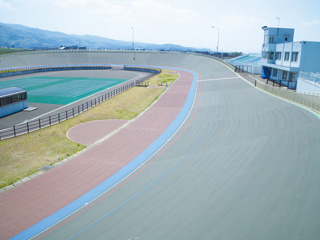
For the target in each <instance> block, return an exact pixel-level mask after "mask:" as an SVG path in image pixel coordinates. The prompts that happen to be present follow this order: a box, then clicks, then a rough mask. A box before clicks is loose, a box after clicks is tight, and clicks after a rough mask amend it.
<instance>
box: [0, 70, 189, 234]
mask: <svg viewBox="0 0 320 240" xmlns="http://www.w3.org/2000/svg"><path fill="white" fill-rule="evenodd" d="M192 80H193V76H192V75H191V74H190V73H187V72H183V71H180V78H179V80H177V81H176V83H175V84H174V85H173V86H172V87H171V88H169V89H168V91H167V92H166V93H165V94H164V95H163V97H162V98H160V99H159V101H158V102H157V103H156V104H155V105H154V106H153V107H152V108H150V109H149V110H148V111H147V112H146V113H145V114H143V115H142V116H141V117H140V118H138V119H137V120H136V121H133V122H132V123H131V124H129V125H128V126H127V127H126V128H124V129H123V130H121V131H120V132H118V133H117V134H115V135H113V136H112V137H110V138H108V139H107V140H106V141H104V142H102V143H101V144H99V145H97V146H95V147H93V148H91V149H90V150H88V151H86V152H84V153H83V154H81V155H79V156H78V157H76V158H74V159H72V160H70V161H68V162H66V163H65V164H62V165H60V166H59V167H56V168H54V169H52V170H50V171H49V172H47V173H45V174H43V175H40V176H39V177H36V178H34V179H32V180H30V181H28V182H26V183H24V184H22V185H19V186H17V187H15V188H13V189H11V190H8V191H6V192H3V193H1V194H0V239H7V238H10V237H13V236H15V235H16V234H18V233H20V232H21V231H23V230H25V229H27V228H29V227H31V226H32V225H34V224H35V223H37V222H39V221H40V220H42V219H44V218H46V217H48V216H50V215H51V214H53V213H54V212H56V211H58V210H59V209H61V208H63V207H64V206H66V205H67V204H69V203H71V202H72V201H74V200H76V199H77V198H79V197H80V196H82V195H83V194H85V193H86V192H88V191H89V190H91V189H92V188H94V187H95V186H97V185H98V184H100V183H101V182H103V181H104V180H106V179H107V178H108V177H110V176H111V175H113V174H114V173H116V172H117V171H118V170H119V169H121V168H122V167H123V166H124V165H126V164H127V163H128V162H130V161H131V160H133V159H134V158H135V157H136V156H137V155H139V154H140V153H141V152H142V151H143V150H144V149H146V148H147V147H148V146H149V145H150V144H151V143H152V142H153V141H154V140H156V139H157V137H158V136H160V135H161V133H162V132H163V131H164V130H165V129H166V128H167V127H168V126H169V125H170V123H171V122H172V121H173V120H174V118H175V117H176V116H177V114H178V113H179V111H180V110H181V108H182V106H183V104H184V102H185V100H186V97H187V95H188V92H189V89H190V86H191V83H192Z"/></svg>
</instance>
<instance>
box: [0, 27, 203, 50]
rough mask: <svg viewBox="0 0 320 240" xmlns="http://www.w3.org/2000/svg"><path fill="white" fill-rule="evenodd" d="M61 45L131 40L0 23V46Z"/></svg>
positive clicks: (122, 45)
mask: <svg viewBox="0 0 320 240" xmlns="http://www.w3.org/2000/svg"><path fill="white" fill-rule="evenodd" d="M61 46H78V47H86V48H87V49H98V48H103V49H132V42H130V41H119V40H114V39H110V38H103V37H97V36H91V35H71V34H65V33H62V32H54V31H48V30H42V29H38V28H30V27H26V26H23V25H17V24H7V23H0V47H2V48H3V47H5V48H23V49H52V48H55V49H57V48H59V47H61ZM135 46H136V48H138V49H150V50H162V49H163V50H174V51H207V50H208V49H201V50H199V49H195V48H188V47H183V46H179V45H173V44H163V45H157V44H149V43H140V42H136V43H135Z"/></svg>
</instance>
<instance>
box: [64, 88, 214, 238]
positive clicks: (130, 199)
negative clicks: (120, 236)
mask: <svg viewBox="0 0 320 240" xmlns="http://www.w3.org/2000/svg"><path fill="white" fill-rule="evenodd" d="M212 85H213V91H214V94H215V97H216V101H217V110H216V114H215V116H214V119H213V121H212V123H211V125H210V127H209V128H208V130H207V131H206V133H205V134H204V135H203V136H202V137H201V139H200V140H199V141H198V142H197V144H196V145H194V147H193V148H192V149H191V150H190V151H189V152H188V153H187V154H186V155H185V156H183V157H182V158H181V159H180V160H179V161H178V162H177V163H176V164H174V165H173V166H172V167H171V168H169V169H168V170H167V171H166V172H165V173H163V174H162V175H161V176H160V177H159V178H157V179H156V180H155V181H153V182H152V183H150V184H149V185H148V186H146V187H145V188H144V189H142V190H141V191H140V192H138V193H137V194H136V195H134V196H133V197H131V198H129V199H128V200H127V201H125V202H124V203H122V204H121V205H119V206H118V207H116V208H115V209H113V210H112V211H110V212H108V213H107V214H106V215H104V216H103V217H101V218H100V219H98V220H97V221H95V222H94V223H92V224H90V225H89V226H88V227H86V228H84V229H83V230H81V231H80V232H78V233H77V234H75V235H73V236H72V237H70V238H68V240H71V239H74V238H75V237H77V236H79V235H80V234H82V233H84V232H86V231H87V230H89V229H90V228H91V227H93V226H94V225H96V224H98V223H99V222H101V221H102V220H103V219H105V218H107V217H108V216H109V215H111V214H112V213H114V212H116V211H117V210H118V209H120V208H122V207H123V206H125V205H126V204H127V203H129V202H131V201H132V200H133V199H135V198H136V197H138V196H139V195H141V194H142V193H144V192H145V191H146V190H148V189H149V188H150V187H151V186H153V185H154V184H155V183H157V182H159V181H160V180H161V179H162V178H163V177H165V176H166V175H168V174H169V173H170V172H171V171H172V170H174V169H175V168H176V167H177V166H178V165H180V163H182V162H183V161H184V160H185V159H186V158H187V157H188V156H189V155H190V154H191V153H192V152H193V151H194V150H196V148H197V147H198V146H199V145H200V144H201V143H202V142H203V141H204V139H205V138H206V137H207V136H208V134H209V133H210V131H211V129H212V127H213V125H214V124H215V122H216V120H217V117H218V114H219V99H218V95H217V93H216V89H215V87H214V84H213V83H212Z"/></svg>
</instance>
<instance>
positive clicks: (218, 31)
mask: <svg viewBox="0 0 320 240" xmlns="http://www.w3.org/2000/svg"><path fill="white" fill-rule="evenodd" d="M211 28H215V29H217V30H218V42H217V54H219V35H220V30H219V28H217V27H214V26H212V27H211Z"/></svg>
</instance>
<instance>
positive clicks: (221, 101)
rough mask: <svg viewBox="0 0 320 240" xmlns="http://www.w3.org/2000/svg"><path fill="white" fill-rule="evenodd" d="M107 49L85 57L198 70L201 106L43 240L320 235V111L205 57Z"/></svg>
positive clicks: (33, 62)
mask: <svg viewBox="0 0 320 240" xmlns="http://www.w3.org/2000/svg"><path fill="white" fill-rule="evenodd" d="M99 54H101V53H97V54H87V55H86V54H84V55H83V56H82V60H83V61H85V60H86V59H90V61H92V63H94V62H96V63H100V62H99V61H102V62H103V63H114V64H133V63H135V64H147V65H155V66H168V67H177V68H183V69H191V70H193V71H194V72H196V73H198V75H199V80H198V82H197V90H196V95H195V101H194V105H193V107H192V109H191V112H190V114H189V115H188V117H187V119H186V121H185V122H184V123H183V125H182V126H181V128H179V130H178V131H177V132H176V134H175V135H174V136H173V137H172V138H171V139H170V140H169V141H168V142H167V143H166V144H165V145H164V146H163V147H162V148H161V149H160V151H158V152H157V153H156V154H155V155H154V156H153V157H152V158H150V159H149V160H148V162H147V163H146V164H145V165H143V166H142V167H141V168H140V169H144V168H143V167H145V166H148V167H147V168H145V169H144V170H143V171H140V169H139V170H137V171H136V172H135V173H139V174H134V176H135V177H134V178H132V179H131V178H130V181H126V180H124V182H125V184H122V185H121V187H119V188H117V186H116V188H117V190H116V191H112V193H111V194H110V191H109V192H106V195H102V196H101V197H100V199H101V200H99V199H97V200H98V201H95V202H91V203H88V206H90V208H88V210H86V211H82V210H80V211H82V212H81V214H78V213H75V214H76V215H77V216H75V217H73V216H70V217H69V218H70V219H71V220H69V219H64V220H63V221H62V222H60V223H64V224H61V226H59V227H58V228H56V227H57V225H56V226H53V228H56V229H54V230H53V231H51V229H49V230H47V232H49V233H48V234H46V232H43V233H41V234H40V235H38V236H37V237H40V236H43V237H42V238H41V239H163V238H165V239H318V238H319V236H320V205H319V202H320V191H319V182H320V181H319V180H320V174H319V173H320V148H319V143H320V134H319V133H320V122H319V118H318V117H317V116H315V115H314V114H312V113H310V112H308V111H306V110H305V109H303V108H300V107H298V106H296V105H293V104H290V103H288V102H285V101H283V100H280V99H277V98H274V97H272V96H270V95H268V94H266V93H263V92H261V91H259V90H257V89H255V88H254V87H253V86H251V85H250V84H248V83H246V82H245V81H244V80H242V79H241V78H239V76H238V75H236V74H235V73H233V72H232V71H231V70H230V69H228V68H227V67H226V66H224V65H223V64H221V63H219V62H217V61H214V60H212V59H208V58H205V57H200V56H193V55H187V54H136V61H135V62H133V61H132V56H131V55H130V54H104V55H99ZM63 55H64V56H63ZM77 55H78V54H76V53H74V55H73V53H70V54H61V55H58V54H56V55H54V54H52V56H51V54H48V55H45V56H39V55H30V56H24V57H23V56H21V57H19V58H20V64H24V62H28V63H29V64H28V65H36V64H37V63H39V62H41V61H42V63H43V62H45V63H47V64H50V63H51V62H52V61H58V62H59V63H61V64H62V63H63V61H66V59H67V61H71V62H73V61H79V60H78V59H79V56H77ZM102 56H104V57H102ZM76 59H77V60H76ZM100 59H101V60H100ZM8 61H10V59H8ZM68 63H69V62H68ZM17 64H19V61H17ZM24 65H26V64H24ZM149 163H151V164H149ZM131 176H132V175H131ZM93 177H94V176H93ZM127 179H128V178H127ZM122 183H123V182H122ZM118 186H119V185H118ZM48 187H50V186H48ZM39 194H41V193H39ZM104 196H106V197H104ZM22 201H23V200H22ZM60 223H59V224H60ZM59 224H58V225H59ZM37 237H35V239H36V238H37Z"/></svg>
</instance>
